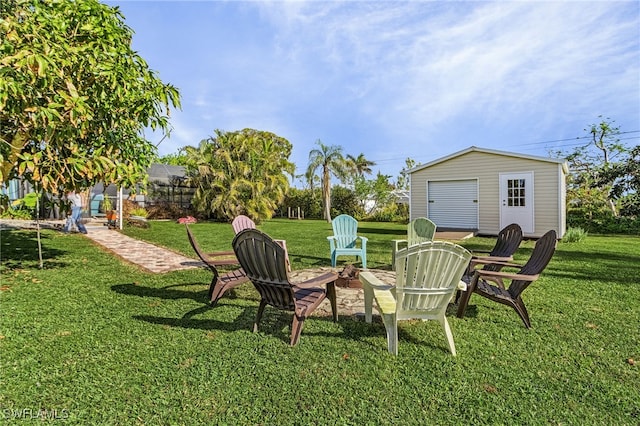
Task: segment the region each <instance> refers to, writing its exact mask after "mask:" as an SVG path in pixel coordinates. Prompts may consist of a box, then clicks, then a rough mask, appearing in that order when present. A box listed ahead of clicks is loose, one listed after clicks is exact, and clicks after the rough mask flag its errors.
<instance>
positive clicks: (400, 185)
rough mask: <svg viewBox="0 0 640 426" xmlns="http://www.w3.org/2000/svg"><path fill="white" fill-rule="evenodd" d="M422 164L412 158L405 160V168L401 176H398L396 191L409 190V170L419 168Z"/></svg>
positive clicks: (401, 171)
mask: <svg viewBox="0 0 640 426" xmlns="http://www.w3.org/2000/svg"><path fill="white" fill-rule="evenodd" d="M419 165H420V163H417V162H416V160H414V159H412V158H407V159H406V160H404V167H403V168H402V170H400V174H399V175H398V179H397V181H396V189H405V190H408V189H409V170H411V169H413V168H414V167H417V166H419Z"/></svg>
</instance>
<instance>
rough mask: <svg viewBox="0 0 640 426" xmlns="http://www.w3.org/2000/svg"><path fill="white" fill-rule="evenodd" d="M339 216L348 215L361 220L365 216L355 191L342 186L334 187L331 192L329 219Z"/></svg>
mask: <svg viewBox="0 0 640 426" xmlns="http://www.w3.org/2000/svg"><path fill="white" fill-rule="evenodd" d="M341 214H348V215H349V216H353V217H355V218H356V219H362V218H364V216H365V213H364V209H363V208H362V205H361V204H360V200H359V199H358V196H357V195H356V193H355V191H352V190H350V189H349V188H345V187H344V186H334V187H333V191H331V217H332V218H334V217H336V216H338V215H341Z"/></svg>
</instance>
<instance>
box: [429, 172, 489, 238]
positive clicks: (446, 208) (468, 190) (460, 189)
mask: <svg viewBox="0 0 640 426" xmlns="http://www.w3.org/2000/svg"><path fill="white" fill-rule="evenodd" d="M427 200H429V203H428V207H427V210H428V212H427V217H428V218H429V219H431V220H432V221H434V222H435V224H436V225H437V226H438V228H458V229H478V182H477V180H475V179H471V180H447V181H436V182H429V183H428V184H427Z"/></svg>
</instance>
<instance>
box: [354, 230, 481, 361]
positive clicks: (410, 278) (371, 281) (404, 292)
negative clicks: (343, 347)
mask: <svg viewBox="0 0 640 426" xmlns="http://www.w3.org/2000/svg"><path fill="white" fill-rule="evenodd" d="M396 259H397V262H396V264H397V268H398V270H397V272H396V282H395V286H393V285H390V284H389V283H384V282H382V281H380V280H379V279H378V278H376V277H375V276H374V275H373V274H372V273H371V272H369V271H363V272H361V273H360V281H361V282H362V285H363V288H364V303H365V320H366V321H367V322H371V311H372V304H373V298H375V300H376V303H377V305H378V311H379V312H380V315H381V316H382V321H383V323H384V326H385V328H386V330H387V347H388V350H389V353H391V354H393V355H397V354H398V321H399V320H405V319H414V318H416V319H423V320H437V321H438V322H439V323H440V324H441V325H442V328H443V329H444V333H445V335H446V337H447V344H448V345H449V350H450V351H451V353H452V354H453V355H454V356H455V355H456V347H455V344H454V342H453V334H452V333H451V328H450V327H449V323H448V321H447V318H446V317H445V313H446V310H447V305H448V304H449V302H450V301H451V298H452V296H453V294H454V292H455V291H456V289H458V288H460V287H459V286H461V285H462V286H464V283H463V282H461V281H460V278H462V274H464V271H465V269H466V268H467V265H468V264H469V259H471V253H469V252H468V251H467V250H466V249H465V248H464V247H461V246H459V245H457V244H453V243H450V242H447V241H432V242H426V243H420V244H417V245H413V246H411V247H408V248H405V249H402V250H400V251H398V253H397V255H396Z"/></svg>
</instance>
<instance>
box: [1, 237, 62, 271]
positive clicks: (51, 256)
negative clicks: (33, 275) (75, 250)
mask: <svg viewBox="0 0 640 426" xmlns="http://www.w3.org/2000/svg"><path fill="white" fill-rule="evenodd" d="M0 232H1V233H2V237H1V238H0V240H2V248H1V250H2V266H3V268H7V269H21V268H39V262H40V259H39V256H38V233H37V231H36V230H23V229H14V228H11V229H2V231H0ZM52 235H53V234H51V231H46V232H41V233H40V241H41V247H42V260H43V266H44V269H54V268H64V267H67V266H69V265H70V264H69V262H62V261H60V260H58V258H59V257H61V256H63V255H65V254H67V253H68V251H67V250H60V249H57V248H51V245H50V244H48V241H50V240H52Z"/></svg>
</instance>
